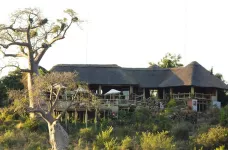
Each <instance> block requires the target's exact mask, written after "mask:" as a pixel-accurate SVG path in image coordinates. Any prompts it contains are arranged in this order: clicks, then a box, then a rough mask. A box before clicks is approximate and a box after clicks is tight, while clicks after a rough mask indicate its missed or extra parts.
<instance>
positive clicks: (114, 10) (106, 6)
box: [0, 0, 228, 80]
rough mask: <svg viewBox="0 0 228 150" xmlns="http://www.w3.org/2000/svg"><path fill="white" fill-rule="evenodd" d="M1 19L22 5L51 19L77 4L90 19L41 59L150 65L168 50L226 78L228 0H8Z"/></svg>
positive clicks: (45, 64)
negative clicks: (36, 8)
mask: <svg viewBox="0 0 228 150" xmlns="http://www.w3.org/2000/svg"><path fill="white" fill-rule="evenodd" d="M1 6H2V7H1V9H0V22H2V23H3V22H7V21H8V17H9V15H10V13H12V12H14V11H15V10H17V9H18V8H26V7H38V8H40V9H41V10H42V11H43V15H44V16H47V17H48V18H49V20H53V21H54V20H55V19H56V18H61V17H63V13H62V12H63V10H65V9H66V8H72V9H74V10H75V11H76V12H77V13H78V15H79V17H80V18H81V19H83V20H87V22H88V23H84V24H82V25H81V26H82V28H83V29H79V28H78V27H77V26H76V25H75V26H72V28H71V29H70V30H69V32H68V33H67V36H66V38H65V39H64V40H63V41H60V42H58V43H56V44H55V45H53V46H52V48H51V49H50V50H49V51H48V52H47V53H46V54H45V56H44V58H43V60H42V61H41V64H40V65H41V66H43V67H45V68H46V69H50V68H51V67H52V66H53V65H56V64H69V63H71V64H86V63H87V64H118V65H119V66H122V67H148V62H150V61H152V62H158V61H159V60H160V59H161V58H162V57H163V56H164V55H165V54H166V53H167V52H170V53H175V54H181V56H182V57H183V58H182V63H184V65H187V64H188V63H190V62H192V61H198V62H199V63H200V64H201V65H203V66H204V67H205V68H206V69H210V68H211V67H212V66H213V67H214V72H215V73H216V72H220V73H222V74H223V75H224V77H225V79H226V80H228V69H227V68H228V67H227V61H226V60H227V58H228V56H227V54H228V9H227V8H228V1H227V0H216V1H215V0H64V1H56V0H36V1H32V0H19V1H15V0H14V1H13V0H6V1H4V2H2V4H1Z"/></svg>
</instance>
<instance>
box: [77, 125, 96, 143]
mask: <svg viewBox="0 0 228 150" xmlns="http://www.w3.org/2000/svg"><path fill="white" fill-rule="evenodd" d="M79 136H80V138H82V139H83V140H86V141H92V140H93V138H94V132H93V130H92V128H82V129H80V131H79Z"/></svg>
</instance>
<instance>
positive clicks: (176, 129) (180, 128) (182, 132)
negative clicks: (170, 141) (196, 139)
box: [171, 122, 191, 140]
mask: <svg viewBox="0 0 228 150" xmlns="http://www.w3.org/2000/svg"><path fill="white" fill-rule="evenodd" d="M190 129H191V124H190V123H188V122H180V123H177V124H176V125H174V126H173V127H172V129H171V134H172V135H173V136H174V139H175V140H188V139H189V131H190Z"/></svg>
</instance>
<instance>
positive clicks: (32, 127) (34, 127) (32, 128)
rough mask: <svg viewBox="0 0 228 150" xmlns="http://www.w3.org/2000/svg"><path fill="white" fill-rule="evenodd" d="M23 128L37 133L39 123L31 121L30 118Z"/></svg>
mask: <svg viewBox="0 0 228 150" xmlns="http://www.w3.org/2000/svg"><path fill="white" fill-rule="evenodd" d="M23 127H24V128H25V129H26V130H29V131H36V130H37V129H38V121H37V120H35V119H30V118H28V119H27V120H26V121H25V123H24V125H23Z"/></svg>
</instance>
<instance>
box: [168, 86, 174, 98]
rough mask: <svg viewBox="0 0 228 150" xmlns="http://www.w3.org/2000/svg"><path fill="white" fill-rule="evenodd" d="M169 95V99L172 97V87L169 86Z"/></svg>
mask: <svg viewBox="0 0 228 150" xmlns="http://www.w3.org/2000/svg"><path fill="white" fill-rule="evenodd" d="M169 95H170V99H172V98H173V88H170V90H169Z"/></svg>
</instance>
